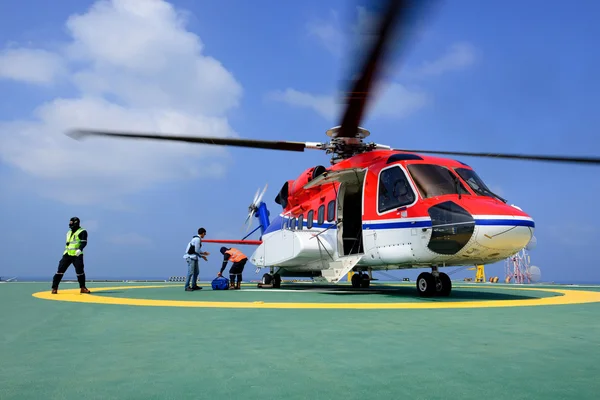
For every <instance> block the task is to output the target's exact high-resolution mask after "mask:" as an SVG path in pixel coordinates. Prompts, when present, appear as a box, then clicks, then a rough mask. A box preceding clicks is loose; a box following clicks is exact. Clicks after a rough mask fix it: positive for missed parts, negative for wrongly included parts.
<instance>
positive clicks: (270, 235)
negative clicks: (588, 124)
mask: <svg viewBox="0 0 600 400" xmlns="http://www.w3.org/2000/svg"><path fill="white" fill-rule="evenodd" d="M408 3H409V2H408V1H394V0H389V1H387V2H386V5H385V7H386V9H385V10H384V12H382V13H381V15H382V17H381V18H380V19H379V20H378V22H377V24H378V29H377V31H376V32H377V33H376V37H375V38H374V39H375V40H373V41H372V43H371V45H370V48H368V49H367V51H366V56H365V59H364V60H363V64H362V70H361V72H360V74H358V79H356V80H354V81H353V83H352V87H351V90H350V93H352V96H348V98H347V99H346V107H345V109H344V112H343V117H342V120H341V124H340V126H338V127H335V128H332V129H330V130H328V131H327V135H328V136H329V137H330V140H329V141H328V142H326V143H317V142H288V141H266V140H252V139H233V138H213V137H187V136H172V135H155V134H136V133H121V132H105V131H94V130H76V131H73V132H72V133H70V135H72V136H74V137H83V136H89V135H100V136H110V137H120V138H137V139H151V140H170V141H183V142H189V143H200V144H210V145H222V146H238V147H247V148H258V149H272V150H283V151H300V152H302V151H304V150H305V149H316V150H323V151H325V152H326V153H327V154H331V165H330V166H329V167H325V166H322V165H317V166H312V167H310V168H307V169H306V170H304V171H303V172H302V173H301V174H300V175H299V176H298V177H297V178H296V179H292V180H288V181H287V182H285V183H284V184H283V186H282V187H281V189H280V191H279V193H278V194H277V197H276V199H275V202H276V203H277V204H279V205H280V206H281V207H282V212H281V213H279V215H277V216H276V217H275V218H274V219H273V221H270V220H269V212H268V210H267V207H266V204H265V203H264V202H263V201H262V198H263V195H264V193H265V190H266V187H265V190H263V192H262V193H261V194H260V195H259V194H258V192H257V195H256V196H255V198H254V201H253V202H252V204H251V206H250V208H249V211H250V214H249V217H252V216H255V217H257V218H258V219H259V221H260V225H259V228H257V229H260V230H261V233H262V234H261V238H260V239H261V240H204V241H205V242H214V243H237V244H252V245H258V248H257V249H256V250H255V251H254V253H253V254H252V256H251V262H252V263H253V264H254V265H256V266H257V267H259V268H270V273H266V274H265V275H264V276H263V283H264V284H267V285H272V286H273V287H279V286H280V283H281V277H282V276H294V277H306V276H310V277H313V278H315V279H317V280H325V281H328V282H339V281H340V280H341V279H342V278H344V277H345V276H346V274H347V273H348V272H350V271H356V272H357V273H355V274H354V275H353V276H352V286H354V287H363V288H364V287H369V285H370V280H371V274H370V273H371V271H376V270H390V269H406V268H424V267H426V268H431V270H432V272H423V273H421V274H420V275H419V276H418V278H417V283H416V286H417V291H418V293H419V294H420V295H421V296H435V295H439V296H448V295H449V294H450V291H451V288H452V283H451V281H450V278H449V277H448V275H447V274H446V273H444V272H440V271H439V269H440V268H443V267H449V266H464V265H469V266H471V265H480V264H490V263H495V262H497V261H500V260H503V259H505V258H507V257H509V256H511V255H513V254H515V253H517V252H519V251H520V250H521V249H523V248H524V247H526V246H527V245H528V243H529V242H530V240H531V239H532V238H533V232H534V227H535V224H534V221H533V219H532V218H531V217H530V216H529V215H527V214H526V213H525V212H524V211H523V210H521V209H520V208H519V207H517V206H514V205H510V204H508V203H507V202H506V201H505V200H504V199H502V198H501V197H500V196H498V195H496V194H494V193H492V191H491V190H490V189H489V188H488V187H487V186H486V184H485V183H484V182H483V181H482V180H481V178H480V177H479V176H478V175H477V174H476V172H475V171H474V170H473V169H472V168H471V167H470V166H468V165H466V164H464V163H462V162H460V161H455V160H453V159H446V158H438V157H432V156H424V155H421V154H417V153H424V154H427V153H430V154H445V155H462V156H476V157H497V158H508V159H521V160H539V161H554V162H572V163H588V164H600V158H583V157H578V158H573V157H556V156H529V155H515V154H490V153H467V152H451V151H429V150H400V149H393V148H390V147H389V146H384V145H379V144H376V143H366V142H365V138H367V137H368V136H369V134H370V133H369V131H367V130H365V129H363V128H361V127H360V126H359V123H360V121H361V119H362V118H363V114H364V110H365V107H366V105H367V100H369V99H371V98H372V93H371V92H372V91H373V90H372V87H373V85H374V84H375V82H376V77H377V75H378V73H379V72H380V70H381V69H382V67H381V64H382V60H383V58H384V55H385V53H386V52H385V51H384V48H385V47H386V45H388V44H389V43H388V42H390V38H391V36H392V31H393V30H394V29H393V27H394V26H397V25H399V24H398V22H399V21H401V20H403V19H404V20H406V16H407V14H408V11H409V8H410V7H409V6H410V5H409V4H408Z"/></svg>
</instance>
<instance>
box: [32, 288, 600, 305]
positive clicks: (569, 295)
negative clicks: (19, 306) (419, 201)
mask: <svg viewBox="0 0 600 400" xmlns="http://www.w3.org/2000/svg"><path fill="white" fill-rule="evenodd" d="M163 287H173V285H151V286H146V285H144V286H114V287H101V288H93V289H92V290H93V291H94V292H101V291H107V290H126V289H151V288H163ZM503 289H506V288H503ZM267 290H268V289H267ZM510 290H530V291H540V292H550V293H559V294H561V295H562V296H552V297H543V298H535V299H527V300H490V301H464V302H463V301H460V302H459V301H444V300H445V299H439V298H437V299H436V300H437V301H434V302H424V303H287V302H286V303H282V302H279V303H276V302H273V303H271V302H264V301H247V302H242V301H193V300H190V301H186V300H159V299H135V298H124V297H107V296H94V294H93V293H92V294H80V293H79V289H78V288H77V289H65V290H61V291H60V292H59V293H58V294H52V293H51V292H50V291H43V292H37V293H33V294H32V296H33V297H37V298H39V299H45V300H57V301H68V302H76V303H96V304H120V305H130V306H151V307H200V308H279V309H294V308H297V309H371V310H375V309H379V310H385V309H425V308H492V307H527V306H547V305H564V304H583V303H595V302H600V292H591V291H583V290H564V289H541V288H523V287H519V288H515V289H510ZM238 293H239V292H238Z"/></svg>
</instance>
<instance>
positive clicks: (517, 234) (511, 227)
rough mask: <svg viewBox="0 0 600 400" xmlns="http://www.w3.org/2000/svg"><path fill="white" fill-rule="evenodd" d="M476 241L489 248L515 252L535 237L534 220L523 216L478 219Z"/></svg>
mask: <svg viewBox="0 0 600 400" xmlns="http://www.w3.org/2000/svg"><path fill="white" fill-rule="evenodd" d="M476 224H477V229H476V231H477V233H476V235H475V242H477V244H479V245H481V246H482V247H485V248H488V249H494V250H499V251H502V252H505V251H508V252H510V251H512V252H513V254H514V253H517V252H518V251H520V250H521V249H522V248H524V247H525V246H527V244H528V243H529V242H530V241H531V238H532V237H533V229H534V223H533V220H528V219H523V218H514V217H511V218H507V217H500V218H490V219H478V220H476Z"/></svg>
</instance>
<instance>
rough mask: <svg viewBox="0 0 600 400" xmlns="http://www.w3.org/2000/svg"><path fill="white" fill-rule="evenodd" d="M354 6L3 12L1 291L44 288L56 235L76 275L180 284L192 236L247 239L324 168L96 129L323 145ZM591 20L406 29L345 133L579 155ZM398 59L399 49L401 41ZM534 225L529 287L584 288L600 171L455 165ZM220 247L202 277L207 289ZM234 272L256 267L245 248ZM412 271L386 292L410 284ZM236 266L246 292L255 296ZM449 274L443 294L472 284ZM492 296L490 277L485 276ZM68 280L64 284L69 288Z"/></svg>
mask: <svg viewBox="0 0 600 400" xmlns="http://www.w3.org/2000/svg"><path fill="white" fill-rule="evenodd" d="M360 6H361V4H360V3H359V2H357V1H353V2H347V1H341V0H330V1H327V2H324V1H317V0H304V1H301V2H279V1H274V0H257V1H252V2H250V1H243V0H237V1H234V0H220V1H218V2H217V1H207V0H203V1H192V0H178V1H171V2H167V1H162V0H153V1H150V0H111V1H108V0H97V1H89V0H62V1H60V2H46V1H41V0H38V1H34V0H22V1H20V2H0V93H2V94H3V101H2V102H0V188H1V190H0V221H1V223H0V276H1V277H12V276H19V277H44V278H47V279H50V278H51V277H52V275H53V274H54V272H55V270H56V266H57V264H58V261H59V259H60V257H61V255H62V251H63V248H64V241H65V234H66V231H67V229H68V221H69V218H71V217H73V216H78V217H79V218H80V219H81V221H82V226H83V227H85V228H86V229H87V230H88V232H89V245H88V247H87V248H86V250H85V253H86V256H85V257H86V258H85V262H86V274H87V276H88V277H89V278H99V277H115V278H119V277H159V278H167V277H169V276H182V275H184V274H185V273H186V269H187V266H186V264H185V261H184V259H183V253H184V250H185V247H186V245H187V243H188V241H189V240H190V239H191V237H192V235H194V234H195V233H196V231H197V229H198V228H199V227H204V228H206V229H207V237H206V239H209V238H210V239H240V238H242V237H243V236H245V231H244V225H243V224H244V219H245V218H246V215H247V207H248V205H249V204H250V202H251V201H252V198H253V196H254V194H255V192H256V190H257V189H259V188H262V187H264V186H265V185H268V188H267V192H266V195H265V200H266V202H267V206H268V207H269V209H270V211H271V213H272V215H275V214H276V213H278V212H280V210H281V209H280V207H279V206H278V205H277V204H275V203H274V199H275V196H276V194H277V192H278V190H279V189H280V187H281V185H282V184H283V183H284V182H285V181H286V180H288V179H295V178H296V177H297V176H298V175H299V174H300V173H301V172H302V171H304V170H305V169H306V168H309V167H312V166H315V165H319V164H320V165H325V166H327V165H328V163H329V158H328V156H327V155H325V154H324V153H322V152H318V151H307V152H305V153H292V152H277V151H271V150H253V149H238V148H224V147H214V146H200V145H186V144H179V143H157V142H143V141H121V140H101V139H93V140H87V141H83V142H78V141H75V140H72V139H70V138H69V137H67V136H65V134H64V133H65V132H66V131H67V130H68V129H71V128H76V127H82V128H96V129H115V130H116V129H120V130H137V131H148V132H168V133H173V134H174V133H179V134H189V135H192V134H196V135H204V136H222V137H224V136H231V137H244V138H255V139H268V140H294V141H313V142H314V141H325V140H326V139H327V137H326V136H325V131H326V130H327V129H329V128H331V127H333V126H336V125H338V124H339V121H338V119H339V113H340V104H339V103H338V101H337V100H336V93H337V91H338V90H339V89H340V88H341V82H343V80H344V79H345V78H346V77H347V73H348V69H349V65H350V62H351V61H352V57H351V52H350V51H349V43H350V42H351V38H352V37H351V36H350V35H349V34H348V32H350V31H351V28H352V27H354V26H356V24H357V23H358V21H364V16H365V13H364V8H361V7H360ZM598 12H600V3H598V2H595V1H593V0H582V1H579V2H577V6H576V7H575V6H573V5H570V4H567V3H564V2H563V3H561V2H553V3H551V4H549V3H547V2H542V1H541V0H530V1H527V2H517V1H516V0H513V1H499V0H488V1H485V2H482V1H476V0H462V1H455V2H450V1H446V2H439V3H438V4H436V5H435V7H434V8H433V9H432V10H430V12H428V13H427V14H426V16H425V17H423V18H422V19H420V20H419V21H418V23H417V24H416V25H415V27H414V30H413V31H412V32H411V35H410V37H406V38H398V40H399V42H400V43H401V44H402V45H404V46H402V49H401V50H398V51H397V52H396V53H394V56H395V57H394V61H395V62H394V64H393V65H392V66H391V67H390V68H389V69H388V71H387V75H386V77H387V80H386V82H385V84H384V85H382V88H381V91H380V93H379V96H378V97H377V99H376V100H375V101H374V103H373V105H372V107H370V108H369V114H368V115H367V118H366V119H365V120H364V121H363V122H362V123H361V125H362V126H364V127H365V128H367V129H369V130H370V131H371V137H370V139H371V140H373V141H376V142H377V143H381V144H386V145H390V146H392V147H395V148H404V149H431V150H457V151H486V152H515V153H517V152H520V153H533V154H562V155H595V156H598V154H599V153H600V150H599V148H598V144H599V142H600V139H599V137H598V135H597V131H598V126H599V123H600V113H598V112H596V110H597V105H598V104H600V81H599V80H598V79H596V77H597V71H598V70H600V52H599V51H598V45H597V40H596V38H597V37H600V25H598V24H597V23H596V21H595V19H594V16H595V15H597V14H598ZM400 39H402V40H401V41H400ZM460 160H461V161H464V162H466V163H468V164H469V165H470V166H472V167H473V168H474V169H475V170H476V171H477V173H478V174H479V175H480V176H481V177H482V178H483V179H484V181H485V182H486V183H487V184H488V186H490V188H491V189H492V190H494V191H496V192H497V193H498V194H500V195H501V196H503V197H504V198H506V199H507V200H508V201H509V203H511V204H515V205H517V206H519V207H521V208H522V209H523V210H525V211H526V212H528V213H529V214H530V215H531V216H532V217H533V218H534V220H535V221H536V232H535V235H536V238H537V247H536V248H535V249H534V250H532V251H531V252H530V257H531V263H532V264H533V265H536V266H538V267H539V268H540V269H541V273H542V280H544V281H559V282H598V281H600V273H599V272H598V265H597V261H596V260H595V257H594V255H595V252H596V248H595V246H596V245H597V243H598V239H599V238H600V235H599V232H600V231H599V229H600V228H599V226H600V215H599V214H598V213H596V212H595V210H596V208H597V206H596V203H597V200H596V198H597V196H598V195H599V194H600V179H598V177H597V176H598V174H599V173H600V169H599V168H598V167H593V166H581V165H569V164H550V163H541V162H528V161H512V160H499V159H483V158H472V157H462V158H460ZM219 247H220V245H218V244H208V243H207V244H205V245H204V247H203V250H205V251H209V252H210V253H212V254H211V255H210V256H209V262H208V263H205V262H203V263H201V264H200V270H201V272H200V275H201V277H202V278H203V279H211V278H212V277H214V276H215V275H216V272H217V271H218V269H219V268H220V265H221V257H220V254H219V250H218V249H219ZM241 249H242V250H243V251H246V252H247V254H248V255H250V254H251V253H252V251H253V249H254V248H253V247H248V246H244V247H243V248H241ZM419 272H421V270H419V271H399V272H395V273H391V274H392V275H393V276H395V277H411V278H415V277H416V276H417V274H418V273H419ZM261 275H262V273H261V274H255V272H254V267H253V266H252V265H248V266H247V267H246V269H245V272H244V279H245V280H251V279H259V278H260V276H261ZM474 275H475V271H464V270H463V271H459V272H456V274H453V278H455V277H464V276H471V277H474ZM486 275H487V276H488V277H489V276H499V277H500V279H502V278H503V276H504V263H502V262H501V263H497V264H493V265H489V266H486ZM66 276H67V277H68V278H74V271H72V269H71V270H69V272H68V273H67V275H66Z"/></svg>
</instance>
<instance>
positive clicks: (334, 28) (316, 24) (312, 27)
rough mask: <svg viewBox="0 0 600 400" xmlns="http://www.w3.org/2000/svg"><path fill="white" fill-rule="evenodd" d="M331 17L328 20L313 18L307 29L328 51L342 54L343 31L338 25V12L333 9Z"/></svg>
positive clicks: (338, 54)
mask: <svg viewBox="0 0 600 400" xmlns="http://www.w3.org/2000/svg"><path fill="white" fill-rule="evenodd" d="M330 14H331V15H330V18H329V19H327V20H326V21H323V20H311V21H310V22H308V23H307V24H306V29H307V31H308V34H309V35H310V36H314V37H315V38H316V39H317V40H318V41H319V42H320V43H321V44H322V45H323V46H324V47H325V48H326V49H327V50H328V51H330V52H331V53H333V54H335V55H337V56H340V55H342V52H341V49H342V46H343V43H344V42H343V35H342V31H341V30H340V29H339V26H338V22H339V21H338V18H337V13H336V12H335V11H331V13H330Z"/></svg>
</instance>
